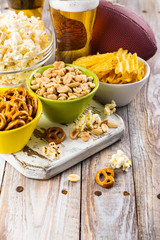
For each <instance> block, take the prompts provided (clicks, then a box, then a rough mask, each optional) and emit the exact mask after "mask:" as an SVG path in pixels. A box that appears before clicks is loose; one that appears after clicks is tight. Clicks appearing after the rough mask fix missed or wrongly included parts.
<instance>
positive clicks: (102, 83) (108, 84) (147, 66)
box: [99, 57, 151, 87]
mask: <svg viewBox="0 0 160 240" xmlns="http://www.w3.org/2000/svg"><path fill="white" fill-rule="evenodd" d="M138 60H140V61H139V62H144V64H145V66H146V74H145V76H144V77H143V78H142V79H141V80H139V81H137V82H133V83H125V84H117V83H116V84H113V83H104V82H101V81H99V83H100V84H101V85H104V86H105V85H106V86H112V87H113V86H116V87H117V86H119V87H126V86H131V85H132V86H133V85H136V84H139V83H141V82H144V81H145V80H146V79H147V78H148V77H149V75H150V71H151V70H150V66H149V64H148V63H147V62H146V61H145V60H144V59H143V58H140V57H138Z"/></svg>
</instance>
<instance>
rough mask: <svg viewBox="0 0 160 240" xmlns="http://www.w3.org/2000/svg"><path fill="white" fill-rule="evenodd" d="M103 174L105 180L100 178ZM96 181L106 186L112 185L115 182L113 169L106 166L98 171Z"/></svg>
mask: <svg viewBox="0 0 160 240" xmlns="http://www.w3.org/2000/svg"><path fill="white" fill-rule="evenodd" d="M101 175H103V176H104V180H103V182H102V181H101V180H100V177H101ZM96 183H97V184H99V185H100V186H101V187H104V188H108V187H112V186H113V184H114V183H115V181H114V171H113V169H110V168H104V169H101V170H99V171H98V172H97V173H96Z"/></svg>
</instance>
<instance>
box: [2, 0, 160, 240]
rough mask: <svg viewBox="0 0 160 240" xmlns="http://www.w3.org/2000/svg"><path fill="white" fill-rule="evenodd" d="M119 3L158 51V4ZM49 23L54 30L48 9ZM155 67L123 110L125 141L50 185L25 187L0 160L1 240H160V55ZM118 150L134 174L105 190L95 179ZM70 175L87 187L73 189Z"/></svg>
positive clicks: (121, 175) (120, 176) (153, 62)
mask: <svg viewBox="0 0 160 240" xmlns="http://www.w3.org/2000/svg"><path fill="white" fill-rule="evenodd" d="M1 2H3V1H1ZM118 2H119V3H121V4H124V5H126V6H128V7H130V8H131V9H133V10H134V11H135V12H137V13H138V14H140V15H142V16H143V17H144V19H145V20H146V21H147V22H148V23H149V24H150V26H151V27H152V29H153V32H154V33H155V35H156V39H157V43H158V45H160V44H159V42H160V24H159V22H160V1H159V0H152V1H151V0H134V1H133V0H128V1H126V0H119V1H118ZM1 4H2V3H1ZM3 4H4V2H3ZM1 6H2V5H1ZM43 17H44V20H45V24H46V25H48V26H51V20H50V16H49V10H48V2H47V1H46V2H45V7H44V15H43ZM149 64H150V66H151V76H150V80H149V81H148V83H147V84H146V85H145V86H144V87H143V89H142V90H141V91H140V93H139V94H138V95H137V97H136V98H135V99H134V100H133V101H132V102H131V104H130V105H128V106H126V107H123V108H119V109H118V110H117V113H118V114H119V115H120V116H121V117H122V118H123V119H124V121H125V126H126V131H125V136H124V138H123V139H122V140H121V141H119V142H117V143H116V144H114V145H112V146H110V147H108V148H107V149H105V150H103V151H101V152H99V153H97V154H95V155H94V156H93V157H91V158H89V159H86V160H85V161H83V162H82V163H80V164H78V165H76V166H74V167H72V168H71V169H69V170H67V171H65V172H63V173H62V174H59V175H58V176H57V177H54V178H53V179H51V180H48V181H36V180H31V179H27V178H26V177H24V176H23V175H21V174H20V173H19V172H18V171H16V170H15V169H14V168H13V167H11V166H10V165H9V164H8V163H6V162H4V161H3V160H0V239H1V240H2V239H3V240H4V239H8V240H22V239H26V240H28V239H29V240H37V239H39V240H44V239H53V240H61V239H63V240H72V239H73V240H76V239H83V240H92V239H93V240H94V239H96V240H107V239H111V240H117V239H118V240H129V239H131V240H136V239H142V240H151V239H152V240H159V239H160V207H159V206H160V79H159V78H160V74H159V73H160V51H159V50H158V52H157V54H156V55H155V56H154V57H153V58H152V59H151V60H149ZM118 149H122V150H123V151H124V152H125V153H126V154H127V155H128V156H129V157H130V158H131V160H132V168H130V169H129V171H128V173H124V172H122V170H118V171H116V183H115V185H114V187H113V188H111V189H103V188H101V187H100V186H98V185H97V184H96V183H95V174H96V172H97V170H99V169H101V168H104V167H106V166H109V164H108V160H109V159H110V158H111V155H112V154H113V153H115V152H116V151H117V150H118ZM71 173H76V174H78V175H80V176H81V181H80V182H78V183H76V184H73V183H70V182H68V181H67V176H68V175H69V174H71ZM18 186H21V187H22V188H19V189H17V187H18ZM19 190H20V191H19ZM125 191H126V192H127V193H128V194H125ZM97 192H98V194H97Z"/></svg>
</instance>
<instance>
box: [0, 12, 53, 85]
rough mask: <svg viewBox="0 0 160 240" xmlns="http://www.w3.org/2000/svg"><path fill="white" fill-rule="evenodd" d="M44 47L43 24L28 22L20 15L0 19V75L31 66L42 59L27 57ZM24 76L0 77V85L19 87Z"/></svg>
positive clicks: (12, 13)
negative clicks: (10, 84) (16, 84)
mask: <svg viewBox="0 0 160 240" xmlns="http://www.w3.org/2000/svg"><path fill="white" fill-rule="evenodd" d="M48 44H49V41H48V35H47V33H46V32H45V31H44V23H43V21H42V20H39V18H36V17H34V16H32V17H31V18H28V17H27V16H25V15H24V13H23V12H19V13H18V14H16V13H15V12H12V11H11V12H9V13H4V14H1V15H0V71H16V70H20V69H25V68H26V67H30V66H33V65H34V64H36V63H37V62H39V61H40V60H41V59H42V58H43V55H41V56H35V57H32V58H28V59H27V57H30V56H32V55H34V54H39V53H40V52H41V51H42V50H44V49H45V48H46V47H47V45H48ZM20 59H21V60H20ZM15 61H16V62H15ZM24 74H26V73H22V76H21V74H16V75H15V76H14V75H13V74H10V76H9V74H7V75H6V74H3V75H0V84H8V83H13V81H14V83H20V82H22V81H24V77H25V75H24ZM12 79H13V81H12Z"/></svg>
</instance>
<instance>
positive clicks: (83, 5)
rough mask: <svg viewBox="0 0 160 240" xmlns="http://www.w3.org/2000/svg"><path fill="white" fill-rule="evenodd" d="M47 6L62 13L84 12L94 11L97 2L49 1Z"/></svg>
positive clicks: (82, 0)
mask: <svg viewBox="0 0 160 240" xmlns="http://www.w3.org/2000/svg"><path fill="white" fill-rule="evenodd" d="M49 4H50V6H51V7H52V8H54V9H56V10H60V11H63V12H84V11H89V10H92V9H95V8H96V7H97V6H98V4H99V0H49Z"/></svg>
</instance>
